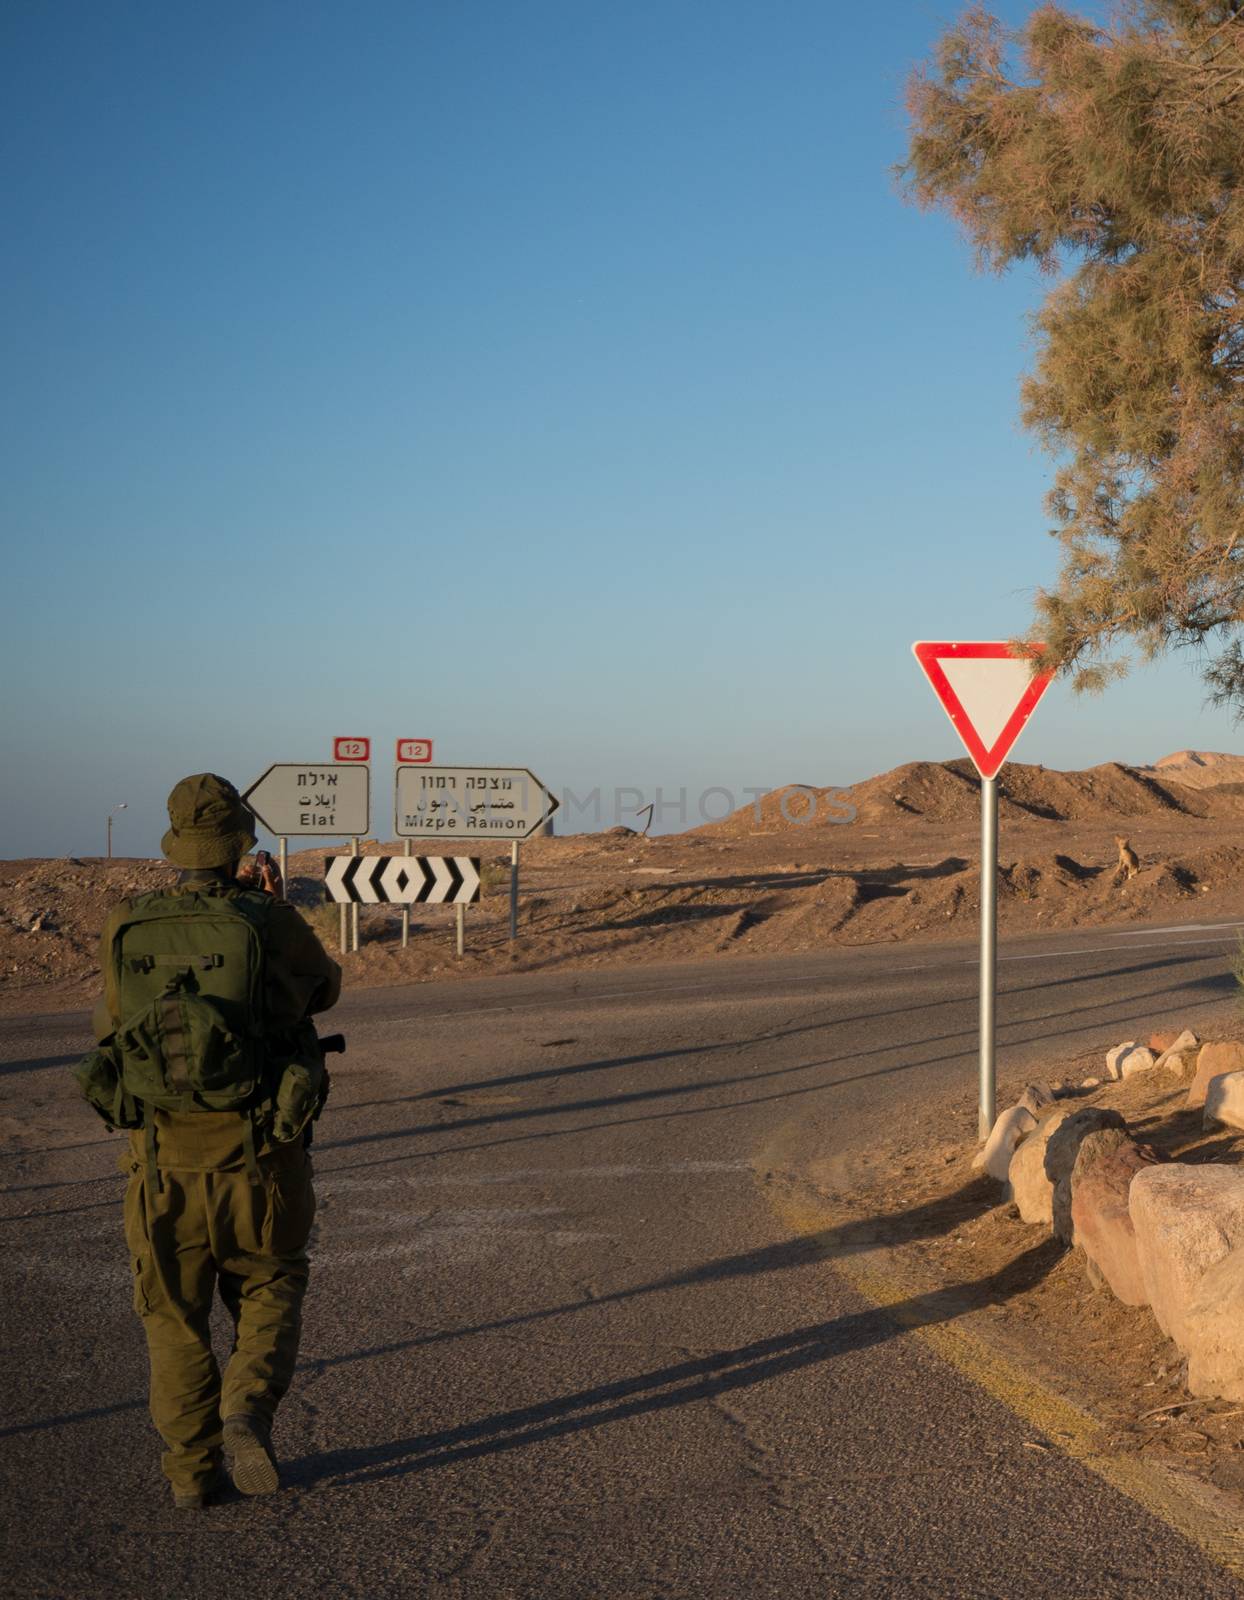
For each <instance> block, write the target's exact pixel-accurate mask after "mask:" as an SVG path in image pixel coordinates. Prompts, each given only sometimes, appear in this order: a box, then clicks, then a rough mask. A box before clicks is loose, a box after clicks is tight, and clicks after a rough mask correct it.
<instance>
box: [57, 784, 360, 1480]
mask: <svg viewBox="0 0 1244 1600" xmlns="http://www.w3.org/2000/svg"><path fill="white" fill-rule="evenodd" d="M168 814H169V822H170V824H171V826H170V828H169V831H168V832H167V833H166V834H165V835H164V840H163V849H164V853H165V855H166V856H167V857H168V859H169V860H170V861H171V862H173V863H174V864H175V865H176V866H179V867H181V868H182V869H183V871H182V873H181V876H180V878H179V880H178V882H177V884H176V886H175V887H174V888H172V889H171V890H168V891H161V892H158V893H156V894H152V895H140V896H138V897H136V898H134V899H131V900H126V901H123V902H122V903H121V904H120V905H118V906H117V907H116V908H115V909H114V910H113V911H112V912H111V913H110V915H109V917H108V920H107V922H106V923H105V925H104V931H103V936H102V939H101V943H100V959H101V965H102V967H103V972H104V997H103V999H102V1000H101V1002H100V1004H99V1005H98V1006H97V1007H96V1010H95V1018H94V1027H95V1037H96V1039H97V1040H98V1041H99V1046H98V1048H97V1049H96V1050H95V1051H94V1052H92V1053H91V1054H90V1055H88V1056H87V1057H85V1058H84V1060H83V1062H82V1063H81V1064H80V1065H79V1067H78V1069H77V1073H76V1076H77V1078H78V1081H79V1085H80V1087H81V1088H82V1090H83V1093H84V1094H85V1095H86V1097H87V1099H88V1100H90V1102H91V1103H92V1105H93V1106H94V1107H95V1109H96V1110H97V1111H99V1112H100V1114H101V1115H102V1116H103V1117H104V1120H105V1121H106V1122H107V1123H108V1125H109V1126H110V1127H117V1128H127V1129H129V1130H130V1134H129V1149H128V1151H127V1152H126V1153H125V1155H124V1157H123V1159H122V1168H123V1170H124V1171H125V1172H127V1173H128V1174H129V1187H128V1189H127V1192H126V1197H125V1235H126V1241H127V1243H128V1246H129V1255H130V1265H131V1269H132V1272H133V1281H134V1308H135V1310H136V1312H137V1313H138V1315H139V1317H140V1318H141V1319H142V1323H143V1328H144V1331H145V1333H146V1336H147V1348H148V1354H149V1357H150V1365H151V1388H150V1404H151V1417H152V1420H153V1421H154V1423H155V1425H156V1428H157V1430H158V1431H159V1433H160V1436H161V1438H162V1439H163V1441H164V1445H165V1451H164V1455H163V1458H162V1463H163V1468H164V1473H165V1476H166V1477H167V1478H168V1480H169V1482H170V1484H171V1485H172V1489H173V1497H174V1503H175V1504H176V1505H177V1506H178V1507H180V1508H183V1509H188V1510H189V1509H197V1508H199V1507H202V1506H204V1505H206V1504H208V1503H209V1501H210V1500H211V1499H212V1498H213V1497H214V1496H215V1495H216V1494H217V1493H218V1492H219V1491H220V1490H221V1489H222V1488H224V1487H225V1478H224V1471H223V1468H224V1459H223V1458H224V1457H225V1456H227V1457H228V1461H229V1469H230V1473H231V1475H232V1479H233V1483H234V1486H235V1487H236V1488H237V1489H239V1490H240V1491H241V1492H242V1493H243V1494H267V1493H270V1492H271V1491H272V1490H274V1489H275V1488H277V1486H278V1475H277V1464H276V1458H275V1456H274V1454H273V1451H272V1445H271V1429H272V1419H273V1414H274V1413H275V1411H276V1407H277V1404H278V1402H279V1401H280V1399H281V1397H282V1395H283V1394H284V1393H285V1391H286V1389H287V1388H288V1387H289V1383H290V1379H291V1377H292V1375H293V1371H294V1363H295V1360H296V1358H297V1354H298V1337H299V1331H300V1323H301V1307H302V1298H303V1293H304V1291H305V1289H306V1286H307V1275H308V1266H307V1255H306V1245H307V1239H308V1235H309V1233H310V1229H311V1223H312V1219H313V1217H314V1214H315V1196H314V1193H313V1190H312V1185H311V1162H310V1157H309V1155H308V1153H307V1149H306V1145H307V1143H308V1142H309V1136H310V1122H311V1120H312V1119H313V1118H314V1117H315V1116H317V1115H318V1114H319V1110H320V1108H321V1107H322V1105H323V1101H324V1097H325V1095H326V1093H327V1074H326V1073H325V1072H324V1067H323V1057H322V1055H321V1053H320V1050H319V1046H318V1042H317V1041H316V1037H315V1029H314V1027H313V1026H312V1024H311V1023H310V1022H309V1021H307V1019H308V1018H309V1017H310V1015H311V1014H312V1013H314V1012H319V1011H326V1010H327V1009H328V1008H329V1007H330V1006H332V1005H333V1004H334V1003H335V1002H336V1000H337V997H338V995H339V993H340V989H341V969H340V968H339V967H338V965H337V963H336V962H335V961H333V960H332V959H331V957H329V956H328V955H327V954H325V952H324V949H323V947H322V946H321V944H320V942H319V940H318V939H317V938H316V936H315V934H314V933H313V932H312V931H311V929H310V928H309V927H308V926H307V924H306V923H305V922H304V921H303V919H302V918H301V917H300V916H299V914H298V912H297V911H296V910H295V909H294V908H293V906H291V905H289V904H288V903H287V902H286V901H285V900H283V899H281V898H280V897H279V896H280V895H281V893H283V887H282V886H281V884H280V880H279V878H278V876H277V874H276V873H275V871H274V870H273V869H272V868H271V866H270V865H268V864H266V863H265V865H264V867H263V871H262V888H259V889H252V888H248V887H243V885H242V884H240V883H239V882H238V881H237V877H236V874H237V871H238V867H239V864H240V863H241V861H242V859H243V857H245V856H246V854H247V852H248V851H249V850H250V849H252V847H253V846H254V844H255V835H254V833H253V831H252V828H253V818H252V816H251V813H250V811H249V810H248V809H247V807H246V806H245V804H244V803H243V801H242V800H241V798H240V797H239V795H238V793H237V790H236V789H234V787H233V785H232V784H230V783H228V782H227V781H226V780H225V779H223V778H219V777H217V776H216V775H215V774H214V773H199V774H197V775H195V776H193V777H189V778H184V779H183V780H182V781H181V782H180V783H179V784H178V785H177V786H176V788H175V789H174V790H173V792H172V794H170V796H169V801H168ZM214 1290H218V1291H219V1293H220V1298H221V1301H222V1302H223V1304H224V1306H225V1308H226V1309H227V1311H228V1312H229V1315H230V1317H231V1318H232V1320H233V1326H234V1341H233V1349H232V1352H231V1354H230V1356H229V1360H228V1362H227V1364H226V1366H225V1370H224V1374H223V1377H222V1375H221V1372H220V1370H219V1368H218V1366H217V1363H216V1359H215V1357H214V1355H213V1354H212V1347H211V1336H210V1332H209V1326H208V1322H209V1316H210V1312H211V1306H212V1295H213V1291H214Z"/></svg>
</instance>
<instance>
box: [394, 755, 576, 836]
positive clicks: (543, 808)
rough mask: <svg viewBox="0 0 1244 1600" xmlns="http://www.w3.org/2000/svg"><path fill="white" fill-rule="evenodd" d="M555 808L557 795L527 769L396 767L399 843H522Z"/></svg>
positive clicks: (546, 819)
mask: <svg viewBox="0 0 1244 1600" xmlns="http://www.w3.org/2000/svg"><path fill="white" fill-rule="evenodd" d="M556 810H557V799H556V797H555V796H554V795H552V794H550V792H549V791H548V790H547V789H546V788H545V787H544V785H543V784H542V783H541V782H540V780H539V778H537V777H536V775H535V773H533V772H529V771H528V770H527V768H526V767H422V766H403V767H399V768H398V769H397V798H396V827H397V833H398V837H399V838H402V839H443V838H446V837H450V838H456V839H526V838H528V837H529V836H530V835H531V834H533V833H535V831H536V829H537V828H539V827H540V826H541V824H542V823H544V822H547V821H548V819H549V818H550V817H551V816H552V815H553V813H554V812H555V811H556Z"/></svg>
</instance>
